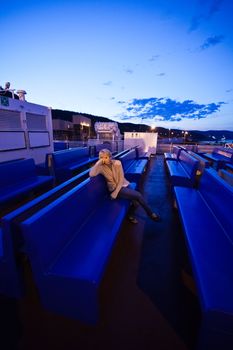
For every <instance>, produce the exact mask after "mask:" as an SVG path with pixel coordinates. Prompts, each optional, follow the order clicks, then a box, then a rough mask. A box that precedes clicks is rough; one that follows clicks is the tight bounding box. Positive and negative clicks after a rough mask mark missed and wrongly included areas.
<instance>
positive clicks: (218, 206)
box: [174, 169, 233, 349]
mask: <svg viewBox="0 0 233 350" xmlns="http://www.w3.org/2000/svg"><path fill="white" fill-rule="evenodd" d="M174 193H175V198H176V203H177V207H178V211H179V215H180V218H181V221H182V225H183V231H184V234H185V239H186V244H187V249H188V253H189V257H190V262H191V265H192V270H193V275H194V280H195V282H196V288H197V293H198V296H199V300H200V304H201V309H202V314H203V317H202V318H203V319H202V333H203V332H204V333H205V332H207V333H209V331H210V334H211V333H212V335H213V336H214V338H215V336H218V337H220V339H222V345H223V344H225V343H224V339H225V337H226V339H227V338H228V335H230V337H231V341H232V339H233V297H232V296H233V270H232V267H233V215H232V206H233V188H232V187H231V186H229V185H228V184H226V183H225V182H224V181H223V180H222V179H221V178H220V177H219V176H218V174H217V173H216V171H215V170H213V169H206V170H205V171H204V174H203V175H202V178H201V181H200V186H199V188H198V189H192V188H184V187H174ZM202 335H203V334H202ZM210 340H211V339H210ZM232 344H233V343H231V345H232ZM225 345H226V344H225ZM223 347H224V345H223ZM207 348H208V349H212V348H214V349H215V347H206V349H207ZM224 348H225V347H224ZM227 348H228V347H227Z"/></svg>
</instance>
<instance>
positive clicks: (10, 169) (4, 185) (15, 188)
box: [0, 159, 53, 206]
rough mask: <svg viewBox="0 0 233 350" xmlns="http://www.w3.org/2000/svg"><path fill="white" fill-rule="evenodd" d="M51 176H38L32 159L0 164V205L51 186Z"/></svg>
mask: <svg viewBox="0 0 233 350" xmlns="http://www.w3.org/2000/svg"><path fill="white" fill-rule="evenodd" d="M52 183H53V177H52V176H38V175H37V172H36V166H35V162H34V160H33V159H23V160H18V161H16V162H8V163H3V164H0V206H3V205H5V204H7V203H9V202H15V201H17V200H18V199H19V198H21V197H22V196H26V195H29V194H30V193H31V192H33V191H36V190H39V189H43V188H47V187H49V186H52Z"/></svg>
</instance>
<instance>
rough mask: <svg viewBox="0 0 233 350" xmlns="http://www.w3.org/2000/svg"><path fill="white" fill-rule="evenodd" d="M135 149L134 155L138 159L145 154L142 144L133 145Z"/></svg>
mask: <svg viewBox="0 0 233 350" xmlns="http://www.w3.org/2000/svg"><path fill="white" fill-rule="evenodd" d="M135 150H136V157H137V159H139V158H140V157H145V156H146V152H145V150H144V148H143V147H142V146H137V147H135Z"/></svg>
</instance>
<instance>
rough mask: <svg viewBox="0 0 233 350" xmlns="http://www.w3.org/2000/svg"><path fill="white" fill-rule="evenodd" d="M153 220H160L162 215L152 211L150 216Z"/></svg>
mask: <svg viewBox="0 0 233 350" xmlns="http://www.w3.org/2000/svg"><path fill="white" fill-rule="evenodd" d="M150 218H151V220H153V221H160V216H159V215H158V214H155V213H152V214H151V216H150Z"/></svg>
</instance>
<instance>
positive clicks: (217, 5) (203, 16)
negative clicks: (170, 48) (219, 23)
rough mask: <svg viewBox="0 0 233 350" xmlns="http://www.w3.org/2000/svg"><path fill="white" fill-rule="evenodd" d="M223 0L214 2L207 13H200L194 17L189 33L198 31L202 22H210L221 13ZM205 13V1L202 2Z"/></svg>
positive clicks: (214, 0)
mask: <svg viewBox="0 0 233 350" xmlns="http://www.w3.org/2000/svg"><path fill="white" fill-rule="evenodd" d="M222 2H223V0H213V1H211V3H210V5H209V6H208V8H207V10H206V12H205V13H204V12H202V13H199V14H197V15H195V16H193V17H192V19H191V23H190V27H189V32H193V31H194V30H197V29H198V28H199V26H200V25H201V23H202V22H204V21H208V20H209V19H210V18H211V17H212V16H213V15H214V14H215V13H216V12H218V11H220V9H221V5H222ZM200 6H201V8H202V11H203V1H201V2H200Z"/></svg>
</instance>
